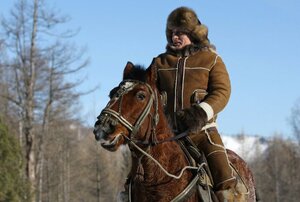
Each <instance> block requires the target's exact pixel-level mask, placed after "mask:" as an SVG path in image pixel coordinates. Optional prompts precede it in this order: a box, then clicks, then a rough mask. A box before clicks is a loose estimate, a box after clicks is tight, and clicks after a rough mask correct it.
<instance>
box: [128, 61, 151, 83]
mask: <svg viewBox="0 0 300 202" xmlns="http://www.w3.org/2000/svg"><path fill="white" fill-rule="evenodd" d="M146 72H147V69H146V68H145V67H144V66H142V65H134V67H133V68H132V69H131V71H130V72H127V74H126V76H124V77H123V80H128V79H130V80H138V81H142V82H146V79H147V74H146Z"/></svg>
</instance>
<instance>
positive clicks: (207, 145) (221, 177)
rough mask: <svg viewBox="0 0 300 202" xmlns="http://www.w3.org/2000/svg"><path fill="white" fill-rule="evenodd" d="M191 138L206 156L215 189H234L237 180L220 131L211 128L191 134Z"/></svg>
mask: <svg viewBox="0 0 300 202" xmlns="http://www.w3.org/2000/svg"><path fill="white" fill-rule="evenodd" d="M190 137H191V139H192V140H193V142H194V143H195V144H196V145H197V147H198V149H200V150H201V151H203V152H204V154H205V156H206V159H207V162H208V165H209V168H210V171H211V174H212V177H213V181H214V189H215V190H216V191H218V190H225V189H229V188H233V187H234V186H235V184H236V178H235V177H234V176H233V170H232V168H231V167H230V165H229V160H228V157H227V153H226V150H225V148H224V144H223V142H222V139H221V137H220V134H219V132H218V130H217V129H216V128H215V127H214V128H209V129H206V130H203V131H201V132H199V133H191V134H190Z"/></svg>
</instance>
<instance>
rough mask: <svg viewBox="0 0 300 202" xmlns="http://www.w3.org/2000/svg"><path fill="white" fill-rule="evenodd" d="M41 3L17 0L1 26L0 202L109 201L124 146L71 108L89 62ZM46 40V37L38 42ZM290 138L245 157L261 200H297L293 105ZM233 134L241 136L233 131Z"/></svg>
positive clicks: (299, 153) (126, 164) (298, 134)
mask: <svg viewBox="0 0 300 202" xmlns="http://www.w3.org/2000/svg"><path fill="white" fill-rule="evenodd" d="M68 20H69V19H68V18H67V17H66V16H61V15H60V14H58V13H56V12H55V11H54V10H51V9H49V8H47V7H45V5H44V4H43V1H39V0H32V1H22V0H19V1H17V3H16V6H15V7H14V8H13V9H12V12H11V13H10V15H9V16H6V18H3V19H2V21H1V25H0V32H1V33H4V34H2V35H0V201H1V202H2V201H5V202H8V201H9V202H10V201H12V202H15V201H16V202H18V201H22V202H27V201H28V202H53V201H55V202H68V201H72V202H76V201H78V202H79V201H81V202H100V201H101V202H105V201H116V200H117V194H118V192H119V191H120V190H122V189H123V184H124V182H125V179H126V177H127V174H128V172H129V169H130V160H131V159H130V152H129V150H128V148H127V147H125V146H124V147H123V148H122V149H121V150H119V151H117V152H108V151H106V150H104V149H103V148H102V147H101V146H100V145H99V143H97V142H96V141H95V138H94V135H93V128H91V127H88V126H86V125H85V124H83V120H82V118H81V117H80V116H79V115H78V113H76V112H77V111H78V110H79V99H80V97H81V96H84V95H85V94H87V93H90V92H91V91H92V90H93V89H88V90H87V91H86V92H78V90H77V87H78V86H79V85H80V84H81V83H82V82H83V80H82V79H79V80H76V81H74V80H70V79H69V78H70V75H75V76H76V77H80V75H81V72H82V71H84V69H85V68H86V67H87V66H88V62H89V61H88V59H87V57H85V54H84V49H81V48H79V47H77V46H76V45H74V43H72V37H73V36H74V35H75V34H76V31H70V30H66V31H63V32H59V31H58V30H60V29H58V27H62V26H63V25H64V24H65V23H67V22H68ZM45 39H47V43H45ZM289 120H290V125H291V128H292V130H293V137H291V138H289V139H287V138H284V137H285V134H274V136H272V137H269V138H267V144H268V148H267V149H266V151H264V153H263V154H259V151H257V154H259V155H256V156H255V157H253V158H251V159H249V160H248V164H249V165H250V167H251V169H252V171H253V173H254V177H255V180H256V186H257V191H258V194H259V197H260V200H261V201H264V202H283V201H286V202H296V201H299V199H300V172H299V170H300V105H295V106H294V107H293V108H292V109H291V116H290V117H289ZM233 135H236V136H239V137H242V136H245V135H247V134H233Z"/></svg>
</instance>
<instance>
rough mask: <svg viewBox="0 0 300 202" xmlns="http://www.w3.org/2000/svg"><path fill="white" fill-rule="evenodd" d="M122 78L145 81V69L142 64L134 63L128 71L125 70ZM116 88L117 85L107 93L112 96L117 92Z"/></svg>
mask: <svg viewBox="0 0 300 202" xmlns="http://www.w3.org/2000/svg"><path fill="white" fill-rule="evenodd" d="M123 80H137V81H142V82H146V80H147V69H146V68H145V67H144V66H142V65H134V66H133V68H131V69H130V71H129V72H126V75H124V77H123ZM118 89H119V86H117V87H115V88H113V89H112V90H111V91H110V93H109V97H110V98H112V96H113V95H114V94H115V93H116V92H117V90H118Z"/></svg>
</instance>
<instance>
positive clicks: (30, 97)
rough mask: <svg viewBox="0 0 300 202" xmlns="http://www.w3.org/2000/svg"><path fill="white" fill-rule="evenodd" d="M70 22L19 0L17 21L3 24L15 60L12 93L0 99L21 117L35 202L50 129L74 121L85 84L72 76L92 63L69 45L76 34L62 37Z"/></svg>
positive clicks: (9, 67)
mask: <svg viewBox="0 0 300 202" xmlns="http://www.w3.org/2000/svg"><path fill="white" fill-rule="evenodd" d="M67 21H68V18H67V17H65V16H59V15H58V14H57V13H56V12H55V11H53V10H50V9H49V8H47V6H46V4H45V2H44V1H43V0H32V1H30V2H28V1H26V0H18V1H17V3H16V4H15V7H14V9H13V10H12V11H11V18H10V19H9V20H7V19H3V21H2V30H3V32H4V33H5V34H6V36H5V37H6V40H5V47H7V49H8V51H9V55H10V56H11V58H10V60H9V62H8V63H7V64H5V65H4V67H3V68H5V70H4V73H5V76H6V78H10V80H7V81H6V82H7V83H6V84H7V85H6V86H7V93H1V92H0V96H1V97H2V98H5V99H6V100H7V101H9V105H10V106H11V107H12V108H11V109H14V110H15V114H16V115H15V116H16V117H17V116H19V117H20V118H19V119H18V123H19V126H20V128H21V130H20V138H21V140H23V138H24V147H25V158H26V176H27V177H28V179H29V181H30V182H31V186H32V192H33V201H35V198H36V197H35V192H36V190H37V188H38V182H39V180H38V178H39V179H40V180H41V179H43V178H42V168H43V155H44V148H43V147H44V137H45V136H46V134H47V133H48V126H49V124H50V123H51V121H53V120H59V119H65V117H67V118H70V119H71V118H72V115H71V113H70V112H71V107H70V106H72V105H73V104H74V103H75V102H76V100H77V98H78V97H79V95H80V93H76V92H75V91H74V89H75V88H76V87H77V86H78V85H79V84H80V83H81V80H79V81H71V82H70V81H69V82H68V81H67V79H66V76H67V75H69V74H76V73H78V72H79V71H80V70H82V69H83V68H84V67H86V65H87V60H85V59H82V58H81V56H82V55H83V52H84V51H82V50H77V49H76V47H75V46H74V45H72V44H70V42H69V39H70V38H72V37H73V36H74V34H75V32H71V31H67V32H63V33H61V34H58V26H59V25H62V24H64V23H66V22H67ZM2 43H3V42H2ZM37 145H39V146H38V147H37ZM42 184H43V183H42V182H41V181H40V186H41V185H42ZM41 189H42V187H40V191H41Z"/></svg>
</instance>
